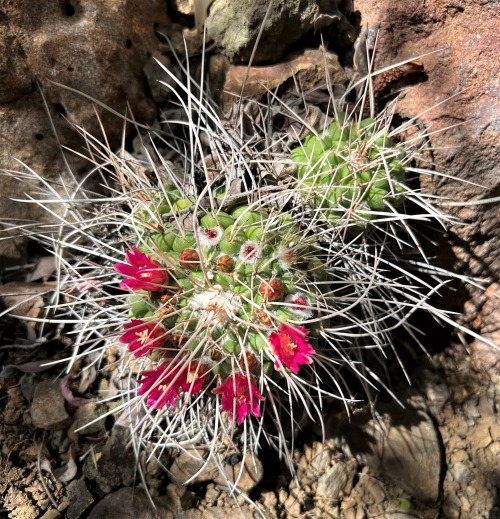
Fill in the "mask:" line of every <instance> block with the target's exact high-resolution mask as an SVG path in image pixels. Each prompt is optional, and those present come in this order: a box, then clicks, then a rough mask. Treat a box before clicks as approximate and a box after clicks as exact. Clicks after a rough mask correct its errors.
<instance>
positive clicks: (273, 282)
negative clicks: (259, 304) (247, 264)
mask: <svg viewBox="0 0 500 519" xmlns="http://www.w3.org/2000/svg"><path fill="white" fill-rule="evenodd" d="M259 294H260V295H261V296H262V297H263V298H264V300H266V301H281V300H282V299H283V298H284V297H285V285H283V283H282V282H281V281H280V280H279V279H276V278H275V279H266V280H265V281H263V282H262V283H261V284H260V286H259Z"/></svg>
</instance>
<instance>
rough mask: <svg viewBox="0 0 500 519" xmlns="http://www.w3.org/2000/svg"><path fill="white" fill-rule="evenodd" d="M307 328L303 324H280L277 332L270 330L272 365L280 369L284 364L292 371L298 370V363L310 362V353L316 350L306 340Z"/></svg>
mask: <svg viewBox="0 0 500 519" xmlns="http://www.w3.org/2000/svg"><path fill="white" fill-rule="evenodd" d="M308 333H309V330H308V329H307V328H304V327H303V326H293V327H292V326H288V325H286V324H282V325H281V326H280V329H279V332H271V334H270V335H269V343H270V344H271V347H272V349H273V353H274V355H275V356H276V359H275V361H274V367H275V368H276V369H278V370H279V369H282V368H283V366H286V367H287V368H289V369H290V370H291V371H293V372H294V373H298V372H299V369H300V367H299V364H311V363H312V359H311V355H314V354H315V353H316V352H315V351H314V348H313V347H312V346H311V345H310V344H309V343H308V342H307V334H308Z"/></svg>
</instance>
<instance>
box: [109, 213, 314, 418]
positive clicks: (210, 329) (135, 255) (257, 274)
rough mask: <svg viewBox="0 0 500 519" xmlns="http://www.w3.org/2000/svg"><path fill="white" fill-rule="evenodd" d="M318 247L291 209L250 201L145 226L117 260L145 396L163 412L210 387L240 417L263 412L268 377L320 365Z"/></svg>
mask: <svg viewBox="0 0 500 519" xmlns="http://www.w3.org/2000/svg"><path fill="white" fill-rule="evenodd" d="M161 207H164V205H161ZM169 207H170V213H171V216H173V217H174V216H175V214H176V208H175V207H173V204H171V205H170V206H169ZM185 208H187V205H186V206H185ZM164 212H165V213H169V211H164ZM145 214H147V213H145ZM143 223H144V225H143V226H142V227H143V228H144V229H147V228H148V222H147V221H146V222H143ZM318 254H319V251H318V250H317V247H316V245H315V243H314V241H312V240H311V238H308V237H306V236H305V235H304V233H302V232H301V230H300V229H299V226H298V225H297V224H296V223H295V222H294V221H293V219H292V218H291V217H290V216H289V215H288V214H287V213H279V212H276V211H274V210H272V209H266V208H253V207H251V206H248V205H242V206H239V207H236V208H234V209H232V210H231V211H230V213H227V212H224V211H218V212H213V213H207V214H204V215H203V216H201V217H199V218H198V217H197V216H195V215H194V226H193V228H192V230H181V229H180V228H178V227H176V226H175V223H172V222H165V223H164V225H163V229H162V232H148V231H145V232H144V234H143V236H142V244H141V245H140V246H139V248H137V247H134V248H133V249H132V250H131V251H128V252H127V253H126V259H127V263H118V264H116V265H115V269H116V270H117V271H118V272H119V273H120V274H122V275H124V276H125V277H126V278H125V279H124V280H123V281H122V282H121V287H122V288H124V289H129V290H131V291H133V294H132V295H131V296H130V299H129V302H130V317H131V321H130V322H128V323H126V324H125V325H124V329H125V333H124V334H123V335H122V336H121V338H120V342H121V343H124V344H127V345H128V349H129V351H130V353H132V354H133V355H134V356H135V357H136V358H141V360H142V364H141V365H144V366H146V369H145V370H144V371H143V372H142V373H141V378H139V380H138V382H139V384H140V389H139V395H141V396H142V395H144V396H145V397H146V399H147V403H148V405H150V406H151V407H153V408H154V409H159V408H161V407H162V406H165V405H167V404H169V405H170V406H172V407H173V406H174V405H175V401H176V399H177V398H179V397H181V394H186V395H190V394H196V393H199V392H200V391H201V390H202V388H204V390H207V389H209V388H211V390H212V391H211V392H212V394H213V395H218V394H220V395H222V409H223V410H224V411H227V412H228V416H229V417H230V418H234V419H236V420H237V422H238V424H241V423H242V421H243V420H244V419H245V418H246V417H247V416H248V415H253V416H255V417H260V415H261V414H260V407H259V405H260V404H259V402H260V401H263V400H265V392H263V387H264V384H263V379H262V376H263V375H264V374H265V376H267V377H270V378H271V379H275V380H278V379H279V378H280V377H282V376H283V371H286V370H289V371H290V372H291V373H293V374H298V373H299V370H300V369H301V367H302V366H303V365H307V364H311V363H312V362H313V360H312V359H313V358H314V355H315V349H314V347H313V345H312V344H311V342H310V341H312V342H315V341H316V337H315V330H316V329H317V320H318V316H319V317H321V316H320V314H319V313H318V310H319V307H318V300H317V293H316V292H315V291H316V290H317V289H316V288H315V276H316V272H317V270H318V264H317V258H318ZM314 314H317V315H316V320H313V322H314V324H311V323H310V322H308V320H309V319H310V318H311V317H313V315H314Z"/></svg>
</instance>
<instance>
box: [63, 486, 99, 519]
mask: <svg viewBox="0 0 500 519" xmlns="http://www.w3.org/2000/svg"><path fill="white" fill-rule="evenodd" d="M71 494H72V495H71V501H70V504H69V506H68V509H67V510H66V517H67V519H79V517H81V515H82V514H83V513H84V512H85V510H87V508H88V507H89V506H90V505H91V504H92V503H93V502H94V498H93V496H92V494H91V493H90V492H89V490H88V488H87V485H86V484H85V480H84V479H83V478H82V479H79V480H78V481H77V482H76V484H75V485H74V486H73V487H72V489H71Z"/></svg>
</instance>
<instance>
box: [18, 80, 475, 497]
mask: <svg viewBox="0 0 500 519" xmlns="http://www.w3.org/2000/svg"><path fill="white" fill-rule="evenodd" d="M165 73H166V74H169V72H168V71H167V70H165ZM170 78H171V80H172V81H173V82H174V83H175V85H176V87H178V88H182V89H183V95H185V96H186V97H187V98H188V99H189V102H190V103H188V104H187V105H186V106H188V105H189V106H192V111H189V110H188V109H187V108H186V114H185V117H186V124H185V129H186V135H182V136H179V135H177V134H175V135H174V134H172V135H168V136H167V137H165V136H164V135H161V134H155V135H153V136H152V140H153V141H155V139H156V140H159V141H160V142H163V143H167V144H168V146H167V148H168V149H170V150H174V151H176V152H178V157H177V160H178V162H179V163H180V164H181V167H180V168H177V169H175V168H174V167H171V166H170V164H169V162H168V161H166V160H164V159H163V158H162V157H160V158H159V159H158V158H156V159H158V160H155V158H152V157H149V156H148V161H147V163H146V164H141V165H142V166H144V167H145V168H146V169H148V170H150V171H152V172H153V174H151V175H139V174H137V171H136V169H135V168H134V167H133V166H135V164H132V163H131V161H130V160H129V159H127V158H126V157H125V158H124V154H123V153H113V152H112V151H111V150H109V149H108V148H107V145H106V142H104V143H98V142H95V139H93V138H92V136H89V135H86V134H85V132H84V131H83V130H82V131H83V133H84V137H85V138H86V140H87V142H92V143H93V144H94V146H95V149H93V150H92V152H93V154H92V164H95V163H97V162H98V161H99V160H100V161H101V162H102V165H101V166H100V167H99V168H97V169H96V170H95V172H96V173H97V174H98V175H101V173H102V172H103V171H106V172H108V171H114V172H116V177H114V178H112V179H111V178H110V177H109V175H104V174H102V175H101V176H100V177H99V180H100V181H101V180H102V179H106V181H108V182H109V193H111V194H112V196H113V198H112V200H109V199H108V198H107V197H106V196H103V197H102V198H101V199H99V195H98V194H95V193H90V194H89V193H87V192H86V191H85V189H83V187H82V186H77V188H76V189H75V191H74V192H69V194H68V195H67V196H65V195H61V194H60V193H58V192H57V191H56V190H55V189H54V187H53V186H52V185H51V184H50V183H49V182H46V181H43V179H39V178H37V180H41V181H42V183H43V186H44V188H45V189H46V190H47V192H46V193H45V196H44V198H43V200H42V201H40V205H41V206H42V207H43V208H45V209H47V210H48V211H50V212H52V209H51V203H55V204H58V205H61V206H64V207H67V208H68V209H67V212H68V214H67V215H66V214H63V215H61V216H60V222H59V223H58V224H57V225H55V227H54V228H52V229H51V228H50V227H49V226H43V227H41V228H40V229H39V230H38V231H37V232H38V234H37V236H36V238H37V239H39V240H40V241H42V242H43V243H44V244H45V245H47V246H52V247H53V249H54V250H55V254H56V256H57V257H58V261H59V266H60V279H61V283H60V286H59V287H58V291H56V293H55V295H54V300H53V304H51V305H49V308H47V315H48V316H49V317H50V319H48V322H50V323H53V322H56V320H57V319H58V320H59V322H60V323H63V324H68V323H70V324H72V325H73V326H74V331H75V333H76V335H77V339H76V341H75V343H76V347H75V350H76V351H75V354H74V356H73V357H72V358H71V361H73V360H74V359H75V358H78V357H79V356H85V355H87V354H88V353H89V351H90V352H92V353H96V354H99V353H102V352H103V351H104V350H105V349H106V348H107V347H109V346H112V347H113V348H114V349H115V350H116V351H118V355H119V356H120V360H121V364H120V374H121V376H122V377H123V378H124V379H126V380H128V381H129V386H128V387H127V388H126V389H125V390H124V391H123V393H122V394H121V395H120V397H121V396H125V397H126V398H127V399H128V400H127V402H126V403H125V404H123V405H122V407H124V408H125V409H126V410H127V412H128V413H129V414H130V416H131V418H130V420H131V422H132V423H131V431H132V434H133V435H135V438H136V439H137V442H138V443H143V444H144V443H149V442H152V443H153V444H154V449H155V452H161V451H162V450H163V449H164V448H170V447H172V446H174V447H175V446H177V447H179V448H185V446H186V445H191V444H195V445H198V444H200V443H201V444H205V445H206V446H207V447H208V449H207V450H208V451H209V452H210V455H211V456H213V457H214V458H216V457H217V456H218V455H219V453H220V452H224V451H225V450H227V448H229V446H231V448H232V447H236V448H237V449H240V450H243V451H244V450H246V449H247V450H250V451H252V452H256V451H257V450H258V448H259V444H260V442H261V441H262V438H261V435H265V437H266V440H267V441H268V442H269V443H270V444H271V445H274V446H276V448H277V449H278V450H279V451H280V454H282V455H284V457H285V458H286V460H287V461H288V462H289V464H290V467H291V469H292V470H293V466H292V457H291V455H290V447H293V434H292V432H293V431H291V429H293V427H294V425H295V424H296V423H298V422H299V420H300V419H301V418H302V415H300V414H299V413H303V414H304V415H305V414H308V415H309V417H312V418H314V419H317V420H318V422H321V420H322V416H323V411H324V398H325V397H330V398H331V397H333V398H337V399H340V400H342V401H343V402H344V403H345V405H346V408H349V405H350V403H351V402H353V399H352V397H351V395H352V394H354V391H351V390H350V387H349V382H348V381H347V380H346V379H345V375H344V373H345V371H346V370H345V368H346V367H347V368H349V370H350V372H351V373H353V374H354V377H355V378H357V379H358V380H359V381H360V383H361V384H362V385H363V386H364V387H365V388H366V393H367V394H370V391H371V390H372V388H376V389H380V387H385V389H387V391H389V392H390V389H389V388H388V387H386V386H385V385H384V381H383V380H382V379H381V377H380V375H379V373H378V372H377V367H378V365H375V364H373V363H372V362H371V361H372V358H371V357H368V356H367V352H368V354H369V355H371V354H372V353H373V354H375V355H376V356H378V357H379V361H380V364H381V365H382V367H384V368H385V366H386V362H387V360H386V359H387V350H392V352H393V354H394V357H395V358H396V359H398V360H399V357H398V351H397V345H398V342H397V341H398V337H399V335H400V333H399V332H403V334H404V336H405V340H407V339H408V340H409V339H411V340H413V343H414V344H416V345H417V346H419V345H422V346H423V347H424V345H423V344H422V343H424V342H425V338H424V339H419V338H418V336H417V334H416V333H415V330H414V327H413V324H412V323H411V322H409V320H410V318H411V317H412V315H413V314H414V313H415V312H417V311H423V312H427V313H429V314H430V315H431V316H433V317H434V318H436V320H438V321H440V322H444V323H447V324H451V325H455V323H454V322H453V320H452V319H451V317H450V316H449V315H448V314H447V312H445V311H443V310H441V309H439V308H436V307H435V306H433V305H432V304H431V303H430V301H429V299H430V297H431V296H433V295H434V294H436V293H437V292H438V291H439V290H440V288H441V286H442V285H444V284H445V283H446V282H447V281H448V280H449V279H451V278H453V277H454V276H453V274H450V273H447V272H445V271H444V270H442V269H439V268H437V267H432V266H431V265H430V262H429V261H428V258H426V257H425V253H424V252H423V249H421V248H420V244H419V240H418V235H417V233H416V231H415V230H414V228H413V227H412V225H411V224H412V219H418V220H425V221H434V222H439V223H444V224H446V223H447V222H448V221H449V218H448V217H447V216H446V215H443V214H442V213H440V212H439V211H438V210H436V209H435V208H433V207H432V205H431V204H430V203H429V202H428V201H427V200H426V199H425V197H424V196H423V195H422V194H421V193H420V192H418V190H413V189H411V187H410V184H409V183H408V181H407V179H406V176H407V175H408V172H411V171H412V169H413V171H414V172H417V173H418V172H421V171H422V170H418V169H414V168H412V161H413V159H414V156H415V152H414V150H413V148H412V145H411V144H412V143H404V142H403V140H402V139H397V135H398V134H400V133H402V132H403V130H404V129H405V127H404V126H403V127H401V128H392V127H391V125H390V117H387V116H386V114H380V115H379V116H378V117H377V118H365V119H361V118H360V117H359V116H356V115H354V114H353V113H347V112H346V113H340V112H338V111H337V112H336V113H337V116H336V118H335V120H334V121H333V122H331V123H330V124H327V125H325V127H324V128H323V127H322V128H319V129H316V130H315V131H314V132H311V133H310V134H309V135H307V136H306V137H305V138H304V139H303V140H302V142H300V143H297V139H296V140H295V141H294V142H293V144H292V145H291V146H289V145H288V144H289V143H286V144H283V146H282V147H281V149H280V151H279V153H278V155H277V156H278V159H277V158H276V156H273V157H272V160H270V159H269V155H268V154H266V153H268V150H266V151H264V152H262V146H261V144H262V142H263V141H264V140H263V139H261V140H259V139H257V140H256V142H257V143H258V145H257V144H256V145H255V146H254V145H253V144H248V145H245V146H242V145H241V143H240V142H239V141H236V140H235V138H234V136H233V134H230V133H228V131H227V130H226V124H224V123H223V122H222V121H220V119H219V116H218V114H217V113H215V111H213V110H212V108H211V106H210V104H209V103H205V102H204V100H203V96H198V94H196V95H194V94H193V92H192V91H191V90H190V88H189V85H188V86H184V85H182V84H180V83H179V81H178V80H177V79H176V77H175V76H174V75H173V74H170ZM369 80H370V78H368V79H367V81H369ZM195 87H196V88H197V87H198V85H195ZM196 88H195V90H196ZM363 111H364V110H363V107H358V112H363ZM193 112H196V119H195V116H194V115H193ZM285 115H286V116H287V117H289V118H295V120H296V115H295V113H294V111H293V108H290V109H289V110H288V112H287V113H286V114H285ZM177 116H178V114H177V113H176V114H175V116H172V121H171V122H172V125H175V124H177V123H178V119H177ZM264 119H265V122H266V124H258V125H256V126H257V127H260V128H264V129H265V128H267V121H268V120H271V119H272V117H271V116H270V115H269V114H266V115H265V117H264ZM167 120H168V117H167ZM298 122H299V123H300V122H301V121H300V120H299V121H298ZM242 124H243V123H242ZM202 132H203V134H204V135H203V136H204V138H203V139H201V138H200V134H201V133H202ZM237 133H238V132H234V134H237ZM239 133H240V134H241V135H242V134H244V131H243V128H241V131H240V132H239ZM284 133H285V132H284V131H283V132H282V134H281V135H280V134H279V132H277V136H275V135H273V140H274V142H273V146H274V144H276V143H282V142H285V141H286V139H285V137H283V134H284ZM265 137H266V138H269V137H270V136H269V135H266V136H265ZM396 140H400V141H401V142H400V143H396ZM202 141H203V142H202ZM269 142H271V140H269ZM273 146H270V147H269V149H271V148H273V152H274V147H273ZM290 147H291V148H292V149H291V150H290ZM144 149H146V146H144ZM186 149H189V150H190V151H189V153H186ZM242 150H244V151H242ZM122 151H123V150H122ZM207 154H211V155H213V156H216V157H218V160H219V163H218V168H217V169H218V170H219V171H218V173H217V174H214V173H213V171H210V172H209V171H208V168H207V167H206V160H205V157H206V155H207ZM146 155H147V153H146ZM276 162H281V163H283V164H289V163H290V162H291V163H292V166H293V169H294V173H293V178H292V179H288V180H287V181H288V184H287V181H285V182H283V178H282V177H280V176H279V175H278V174H277V169H278V168H277V167H276ZM158 163H159V164H161V167H159V166H158ZM235 165H236V166H235ZM178 170H180V171H181V172H182V173H179V171H178ZM262 171H264V173H266V175H264V174H262ZM426 173H429V174H432V173H430V172H428V171H426ZM235 180H237V182H236V183H238V182H239V183H240V184H241V187H240V189H239V191H238V190H237V192H236V193H232V195H231V196H233V198H231V197H230V196H229V194H228V193H229V192H231V189H232V184H231V183H232V182H233V181H235ZM186 186H188V187H186ZM264 188H265V189H264ZM68 189H69V188H68ZM86 198H88V199H89V202H88V203H86V202H85V201H86ZM82 200H83V201H84V205H83V206H82V205H79V204H82ZM235 200H236V202H235ZM410 203H412V204H414V205H415V206H417V207H419V208H421V211H420V213H417V214H416V215H409V214H407V213H406V209H407V206H408V205H409V204H410ZM75 222H77V223H76V224H75ZM343 229H347V231H349V232H345V233H344V232H340V231H341V230H343ZM365 231H373V232H365ZM379 231H382V233H383V236H382V239H380V236H379V234H380V233H379ZM401 231H403V232H404V233H406V234H405V235H403V236H402V232H401ZM27 232H29V234H30V237H33V230H32V228H29V231H27ZM378 233H379V234H378ZM408 237H409V238H410V239H408ZM412 248H413V249H416V248H419V249H420V250H421V254H422V257H423V260H420V259H419V258H418V257H417V259H415V257H410V258H408V257H406V256H404V251H405V250H406V249H410V250H411V249H412ZM422 272H423V274H422ZM427 274H430V276H428V278H427V277H425V276H426V275H427ZM455 279H461V280H464V279H466V278H460V277H459V276H455ZM118 286H119V287H120V290H118ZM53 313H56V315H57V318H54V316H53V315H52V314H53ZM459 328H460V327H459ZM460 329H461V330H462V331H464V332H467V330H466V329H465V328H464V327H461V328H460ZM471 334H472V333H471ZM472 335H473V334H472ZM78 349H80V350H79V351H78ZM424 349H425V348H424ZM103 357H104V355H103ZM375 366H376V367H375ZM70 367H71V365H70ZM401 368H402V370H403V372H404V364H403V363H402V362H401ZM356 391H357V388H356ZM391 394H392V393H391ZM392 396H393V397H394V398H395V399H397V395H394V394H392ZM132 409H138V410H139V411H140V412H137V413H136V415H134V414H133V413H131V412H130V410H132ZM265 415H267V416H270V417H271V419H274V422H275V425H274V430H272V431H271V432H269V431H268V429H267V428H266V421H265V420H264V416H265ZM276 431H277V432H276ZM217 459H218V458H217ZM233 483H234V482H231V488H232V489H233V490H235V488H236V486H237V485H233Z"/></svg>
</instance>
